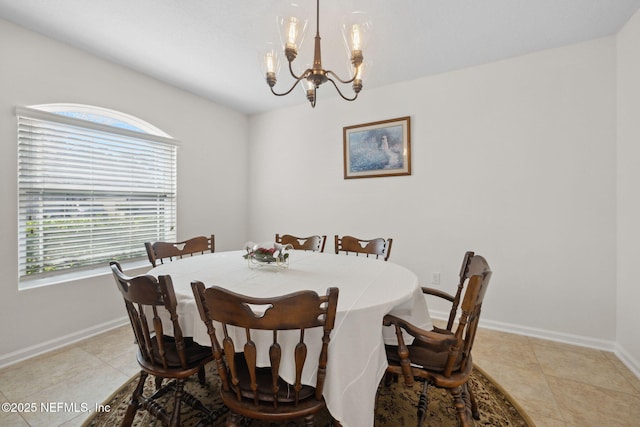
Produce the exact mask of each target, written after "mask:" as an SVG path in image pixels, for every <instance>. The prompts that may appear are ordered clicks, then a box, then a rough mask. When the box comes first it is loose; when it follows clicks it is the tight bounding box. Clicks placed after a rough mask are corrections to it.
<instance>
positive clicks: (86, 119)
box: [16, 104, 177, 288]
mask: <svg viewBox="0 0 640 427" xmlns="http://www.w3.org/2000/svg"><path fill="white" fill-rule="evenodd" d="M16 115H17V118H18V194H19V226H18V232H19V238H18V241H19V275H20V288H27V287H32V286H37V285H39V284H41V283H43V282H45V283H46V282H47V281H51V278H50V277H51V276H56V275H60V274H66V273H69V272H75V271H86V270H92V269H97V268H99V269H101V270H103V269H104V267H105V265H106V263H107V262H108V261H110V260H126V259H135V258H142V257H144V256H145V248H144V242H146V241H155V240H175V237H176V156H177V146H176V141H175V140H173V139H172V138H171V137H169V135H167V134H166V133H164V132H162V131H161V130H159V129H158V128H156V127H155V126H153V125H151V124H149V123H147V122H145V121H143V120H141V119H138V118H136V117H133V116H130V115H127V114H124V113H121V112H118V111H113V110H108V109H104V108H99V107H92V106H86V105H73V104H47V105H37V106H32V107H29V108H26V107H18V108H16ZM41 279H44V280H41Z"/></svg>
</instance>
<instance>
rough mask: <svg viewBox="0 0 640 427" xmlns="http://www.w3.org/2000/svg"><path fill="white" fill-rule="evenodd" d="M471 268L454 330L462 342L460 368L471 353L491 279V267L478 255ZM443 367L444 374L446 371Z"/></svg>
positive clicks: (451, 360) (450, 360)
mask: <svg viewBox="0 0 640 427" xmlns="http://www.w3.org/2000/svg"><path fill="white" fill-rule="evenodd" d="M471 269H472V270H473V274H469V276H468V277H469V278H468V284H467V289H466V291H465V292H464V298H463V299H462V304H461V305H460V311H461V313H460V317H459V319H458V326H457V328H456V331H455V337H456V338H457V339H458V342H461V343H463V344H462V346H461V349H460V351H461V352H462V361H461V363H460V370H461V371H464V370H465V369H466V364H467V362H468V360H469V355H471V348H472V347H473V343H474V341H475V337H476V331H477V329H478V322H479V321H480V312H481V311H482V302H483V301H484V295H485V293H486V292H487V287H488V286H489V281H490V279H491V274H492V272H491V269H490V268H489V264H487V261H486V260H485V259H484V257H482V256H480V255H474V256H473V259H472V262H471V263H470V270H471ZM454 361H455V358H454V356H453V355H451V354H450V355H449V360H448V363H447V369H449V368H452V367H453V363H454ZM447 369H445V375H446V374H447V372H449V373H450V371H448V370H447Z"/></svg>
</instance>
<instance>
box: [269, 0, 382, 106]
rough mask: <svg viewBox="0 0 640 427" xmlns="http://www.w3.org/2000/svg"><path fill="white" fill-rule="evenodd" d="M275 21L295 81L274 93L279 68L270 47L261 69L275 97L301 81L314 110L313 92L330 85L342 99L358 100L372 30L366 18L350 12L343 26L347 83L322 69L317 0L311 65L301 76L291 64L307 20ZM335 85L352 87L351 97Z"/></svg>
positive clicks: (289, 91) (300, 42)
mask: <svg viewBox="0 0 640 427" xmlns="http://www.w3.org/2000/svg"><path fill="white" fill-rule="evenodd" d="M278 21H279V22H278V24H279V27H280V34H281V39H282V43H283V45H284V56H285V57H286V58H287V62H288V63H289V73H290V74H291V77H293V78H294V80H295V81H294V83H293V85H292V86H291V87H290V88H289V90H287V91H285V92H282V93H278V92H276V91H275V89H274V86H275V84H276V81H277V78H276V75H277V73H278V70H279V68H280V55H279V51H278V49H276V48H274V47H273V46H270V47H269V48H268V49H267V52H266V53H265V55H264V70H265V73H266V79H267V84H268V85H269V87H270V88H271V93H273V94H274V95H276V96H284V95H288V94H289V93H291V91H292V90H293V89H294V88H295V87H296V86H297V85H298V84H299V83H301V82H302V84H303V85H304V89H305V93H306V96H307V99H308V100H309V102H310V103H311V107H315V106H316V90H317V89H318V87H320V85H321V84H323V83H326V82H331V84H333V86H334V87H335V89H336V91H338V94H339V95H340V96H341V97H342V98H343V99H345V100H347V101H354V100H355V99H356V98H357V97H358V94H359V93H360V90H362V72H363V67H364V62H363V56H362V50H363V46H364V44H365V42H366V38H367V36H368V33H369V29H370V27H371V24H370V22H369V21H368V20H367V19H366V17H365V15H363V14H362V13H357V12H356V13H353V14H351V15H350V17H349V18H348V19H347V20H346V21H345V22H344V23H343V25H342V34H343V37H344V41H345V43H346V44H347V49H348V52H349V56H350V62H351V63H350V66H349V68H350V72H351V78H350V79H346V80H345V79H342V78H340V77H339V76H338V75H337V74H336V73H335V72H333V71H331V70H326V69H324V68H323V67H322V53H321V47H320V0H316V36H315V46H314V54H313V65H312V66H311V67H310V68H307V69H306V70H304V72H302V74H300V75H297V74H296V73H295V72H294V70H293V65H292V64H293V61H294V60H295V59H296V56H297V55H298V49H299V48H300V46H301V44H302V41H303V39H304V34H305V31H306V27H307V21H306V20H303V19H300V18H299V17H298V16H288V17H284V18H279V19H278ZM336 82H339V83H341V84H345V85H348V84H351V86H352V89H353V95H351V96H345V94H343V93H342V91H341V90H340V87H339V86H338V83H336Z"/></svg>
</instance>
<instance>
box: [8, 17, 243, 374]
mask: <svg viewBox="0 0 640 427" xmlns="http://www.w3.org/2000/svg"><path fill="white" fill-rule="evenodd" d="M0 40H2V42H1V43H0V58H2V59H1V60H0V200H1V201H2V203H1V205H0V223H1V224H2V228H1V230H0V241H2V242H3V244H2V245H0V270H1V271H2V272H3V279H2V281H0V337H2V339H0V366H1V365H3V364H6V363H10V362H12V361H15V360H17V359H20V358H21V357H24V356H29V355H32V354H33V353H37V352H39V351H43V350H47V349H49V348H52V347H55V346H57V345H61V344H64V343H66V342H69V341H72V340H74V339H78V338H81V337H82V336H85V335H87V334H90V333H95V332H98V331H99V330H101V329H103V328H105V327H110V326H113V325H115V324H117V323H118V322H122V321H123V320H124V318H125V316H126V314H125V311H124V305H123V303H122V300H121V297H120V296H119V295H118V293H117V292H116V289H115V284H114V281H113V278H112V277H110V276H109V275H107V274H105V275H102V276H100V277H95V278H92V279H86V280H81V281H77V282H71V283H64V284H59V285H55V286H48V287H43V288H37V289H31V290H27V291H21V292H18V284H17V281H18V279H17V269H16V266H17V251H16V247H17V238H18V236H17V206H16V200H17V194H16V191H17V171H16V164H17V161H16V143H17V141H16V119H15V114H14V108H15V107H16V106H28V105H33V104H43V103H54V102H70V103H80V104H90V105H97V106H100V107H106V108H111V109H114V110H119V111H122V112H125V113H129V114H132V115H134V116H138V117H140V118H142V119H144V120H146V121H148V122H150V123H151V124H153V125H155V126H157V127H159V128H160V129H162V130H164V131H165V132H167V133H169V134H170V135H171V136H173V137H174V138H175V139H177V140H179V141H180V142H181V146H180V148H179V150H178V159H179V160H178V194H179V196H178V238H183V237H190V236H193V235H197V234H205V235H206V234H210V233H215V234H216V241H217V247H218V248H219V249H220V250H225V249H227V250H229V249H235V248H237V247H238V246H239V245H241V244H242V243H243V242H244V241H246V239H247V237H248V236H247V234H246V222H247V215H246V209H245V206H246V199H247V194H246V188H247V179H246V176H247V141H248V131H247V125H248V119H247V117H246V116H245V115H243V114H240V113H237V112H234V111H232V110H229V109H227V108H223V107H220V106H217V105H215V104H213V103H211V102H208V101H206V100H204V99H203V98H199V97H197V96H194V95H192V94H189V93H186V92H184V91H181V90H178V89H176V88H173V87H171V86H168V85H165V84H163V83H160V82H158V81H156V80H153V79H150V78H148V77H145V76H143V75H141V74H138V73H135V72H133V71H131V70H128V69H125V68H123V67H120V66H117V65H114V64H113V63H110V62H106V61H103V60H100V59H97V58H95V57H93V56H90V55H88V54H85V53H83V52H81V51H79V50H77V49H73V48H70V47H68V46H66V45H63V44H60V43H57V42H55V41H52V40H51V39H48V38H45V37H42V36H40V35H38V34H36V33H33V32H30V31H26V30H24V29H21V28H20V27H17V26H15V25H13V24H11V23H8V22H6V21H3V20H0ZM184 65H185V66H188V64H184ZM239 242H240V243H239ZM107 272H108V269H107V268H106V267H105V273H107Z"/></svg>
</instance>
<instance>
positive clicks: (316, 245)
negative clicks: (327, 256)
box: [276, 234, 327, 252]
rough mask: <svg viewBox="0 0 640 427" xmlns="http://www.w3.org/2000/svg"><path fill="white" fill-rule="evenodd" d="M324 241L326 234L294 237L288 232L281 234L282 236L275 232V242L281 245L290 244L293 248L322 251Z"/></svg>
mask: <svg viewBox="0 0 640 427" xmlns="http://www.w3.org/2000/svg"><path fill="white" fill-rule="evenodd" d="M326 241H327V236H319V235H316V236H309V237H296V236H292V235H290V234H283V235H282V236H280V235H279V234H276V243H280V244H281V245H286V244H290V245H291V246H293V249H296V250H303V251H313V252H324V244H325V243H326Z"/></svg>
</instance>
